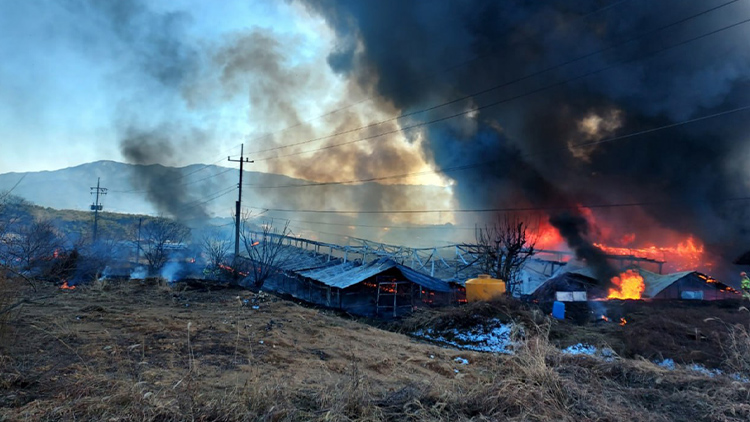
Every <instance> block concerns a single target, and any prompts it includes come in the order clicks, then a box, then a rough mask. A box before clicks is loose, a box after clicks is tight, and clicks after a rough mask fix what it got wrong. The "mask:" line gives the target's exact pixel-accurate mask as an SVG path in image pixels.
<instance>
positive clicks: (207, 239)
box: [201, 234, 232, 278]
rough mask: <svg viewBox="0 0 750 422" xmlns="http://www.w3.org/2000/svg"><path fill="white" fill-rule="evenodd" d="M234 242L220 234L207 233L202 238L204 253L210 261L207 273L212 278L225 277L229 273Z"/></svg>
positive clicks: (207, 264) (207, 265)
mask: <svg viewBox="0 0 750 422" xmlns="http://www.w3.org/2000/svg"><path fill="white" fill-rule="evenodd" d="M231 245H232V243H231V242H230V240H229V239H227V238H223V237H221V236H220V235H218V234H206V235H204V236H203V237H202V238H201V247H202V249H203V254H204V255H205V257H206V260H207V261H208V262H207V263H206V270H205V273H206V275H208V276H209V277H212V278H224V277H223V276H224V275H226V274H227V273H228V271H227V266H228V264H229V252H230V249H231Z"/></svg>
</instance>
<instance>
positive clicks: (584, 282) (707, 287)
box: [531, 263, 740, 303]
mask: <svg viewBox="0 0 750 422" xmlns="http://www.w3.org/2000/svg"><path fill="white" fill-rule="evenodd" d="M609 282H610V283H609V286H608V287H606V288H605V287H603V286H604V285H605V283H602V282H600V281H599V280H598V279H597V278H596V276H595V274H594V272H593V271H592V270H591V269H590V268H588V267H586V266H580V265H577V264H576V263H571V264H568V265H566V266H564V267H562V268H560V269H559V270H558V271H557V272H556V273H555V274H553V276H552V277H550V278H549V279H548V280H547V281H546V282H544V283H543V284H542V285H541V286H539V288H537V289H536V290H535V291H534V292H533V293H532V294H531V297H532V298H533V300H535V301H538V302H540V303H545V302H551V301H555V300H560V294H559V293H561V292H563V293H570V292H586V299H588V300H602V299H626V300H627V299H632V300H638V299H649V300H711V301H713V300H727V299H739V298H740V294H739V292H738V291H737V290H736V289H734V288H732V287H731V286H728V285H727V284H725V283H722V282H720V281H718V280H716V279H714V278H712V277H710V276H708V275H706V274H703V273H701V272H698V271H682V272H676V273H671V274H657V273H654V272H651V271H647V270H644V269H642V268H637V267H632V268H630V269H628V270H625V271H623V272H621V273H620V274H619V275H618V276H616V277H614V278H613V279H612V280H610V281H609Z"/></svg>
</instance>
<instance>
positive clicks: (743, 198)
mask: <svg viewBox="0 0 750 422" xmlns="http://www.w3.org/2000/svg"><path fill="white" fill-rule="evenodd" d="M736 201H750V196H741V197H734V198H724V199H712V200H704V201H700V200H694V201H693V202H708V203H717V202H736ZM672 203H673V202H669V201H644V202H623V203H614V204H576V205H559V206H546V207H508V208H485V209H479V208H478V209H440V210H347V211H342V210H307V209H280V208H256V207H251V208H255V209H264V210H268V211H276V212H291V213H313V214H434V213H475V214H481V213H488V212H499V213H511V212H529V211H560V210H569V209H580V208H624V207H644V206H660V205H670V204H672Z"/></svg>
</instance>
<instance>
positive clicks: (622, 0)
mask: <svg viewBox="0 0 750 422" xmlns="http://www.w3.org/2000/svg"><path fill="white" fill-rule="evenodd" d="M628 1H630V0H620V1H617V2H615V3H612V4H609V5H607V6H603V7H601V8H599V9H596V10H593V11H591V12H589V13H587V14H585V15H582V16H580V17H579V19H580V20H583V19H586V18H588V17H590V16H593V15H595V14H598V13H600V12H603V11H606V10H609V9H611V8H613V7H616V6H619V5H621V4H623V3H627V2H628ZM734 1H739V0H734ZM517 29H518V28H516V27H511V28H509V29H508V30H506V31H505V32H503V33H502V34H500V35H499V36H500V37H503V36H505V35H509V34H512V33H514V32H516V31H517ZM496 54H497V53H496V52H493V53H489V54H484V55H479V56H475V57H473V58H470V59H468V60H465V61H463V62H461V63H458V64H455V65H453V66H450V67H448V68H446V69H444V70H442V71H439V72H435V73H432V74H429V75H427V77H428V78H432V77H435V76H437V75H440V74H443V73H446V72H451V71H453V70H456V69H459V68H461V67H464V66H466V65H468V64H470V63H473V62H475V61H478V60H483V59H486V58H488V57H492V56H494V55H496ZM420 77H423V75H420ZM374 98H376V96H371V97H367V98H364V99H362V100H359V101H357V102H355V103H352V104H349V105H346V106H343V107H340V108H337V109H334V110H331V111H327V112H325V113H323V114H321V115H319V116H316V117H313V118H311V119H308V120H305V121H303V122H299V123H296V124H294V125H291V126H288V127H285V128H283V129H280V130H277V131H275V132H272V133H267V134H263V135H260V136H256V137H254V138H250V139H249V140H248V141H249V142H255V141H259V140H262V139H266V138H270V137H271V136H273V135H275V134H279V133H283V132H287V131H289V130H291V129H294V128H297V127H300V126H302V125H303V124H307V123H310V122H313V121H315V120H318V119H321V118H323V117H328V116H331V115H333V114H336V113H338V112H340V111H344V110H348V109H350V108H352V107H354V106H357V105H360V104H362V103H365V102H368V101H370V100H372V99H374ZM457 101H458V100H457ZM402 117H405V116H404V115H400V116H398V117H397V118H402ZM380 123H384V122H380ZM380 123H378V124H380ZM366 127H369V126H365V127H363V128H366ZM363 128H360V129H363ZM291 146H294V145H287V146H281V147H274V148H269V149H262V150H257V151H252V152H249V153H248V154H258V153H261V152H267V151H273V150H275V149H278V148H288V147H291Z"/></svg>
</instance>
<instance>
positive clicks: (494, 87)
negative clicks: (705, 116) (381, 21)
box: [249, 0, 740, 161]
mask: <svg viewBox="0 0 750 422" xmlns="http://www.w3.org/2000/svg"><path fill="white" fill-rule="evenodd" d="M738 1H740V0H731V1H728V2H726V3H722V4H720V5H718V6H715V7H712V8H709V9H707V10H704V11H702V12H699V13H696V14H693V15H691V16H688V17H685V18H682V19H679V20H677V21H674V22H671V23H669V24H667V25H664V26H661V27H659V28H656V29H653V30H651V31H648V32H646V33H643V34H640V35H638V36H635V37H632V38H629V39H627V40H625V41H621V42H618V43H615V44H613V45H610V46H608V47H605V48H601V49H598V50H595V51H591V52H589V53H586V54H583V55H581V56H578V57H576V58H573V59H569V60H566V61H564V62H561V63H558V64H555V65H552V66H549V67H547V68H544V69H542V70H539V71H536V72H532V73H530V74H527V75H524V76H522V77H519V78H516V79H513V80H510V81H507V82H503V83H501V84H499V85H495V86H492V87H489V88H485V89H483V90H480V91H476V92H474V93H471V94H468V95H464V96H462V97H459V98H455V99H453V100H450V101H447V102H443V103H439V104H436V105H433V106H430V107H427V108H423V109H420V110H415V111H410V112H407V113H402V114H399V115H397V116H393V117H390V118H388V119H384V120H381V121H378V122H374V123H371V124H368V125H365V126H360V127H357V128H353V129H347V130H344V131H339V132H336V133H333V134H330V135H325V136H320V137H317V138H312V139H308V140H305V141H300V142H296V143H293V144H287V145H280V146H277V147H272V148H267V149H263V150H258V151H254V152H251V153H249V154H259V153H263V152H270V151H276V150H280V149H285V148H291V147H295V146H300V145H304V144H309V143H312V142H317V141H322V140H326V139H331V138H334V137H338V136H341V135H346V134H350V133H354V132H359V131H361V130H365V129H371V128H374V127H376V126H380V125H382V124H384V123H388V122H392V121H395V120H400V119H403V118H405V117H411V116H414V115H417V114H422V113H426V112H428V111H433V110H436V109H438V108H442V107H445V106H448V105H451V104H455V103H458V102H461V101H465V100H469V99H475V98H476V97H478V96H480V95H483V94H487V93H489V92H493V91H496V90H498V89H500V88H505V87H508V86H511V85H513V84H516V83H518V82H522V81H525V80H528V79H531V78H534V77H537V76H540V75H543V74H545V73H548V72H550V71H552V70H555V69H559V68H561V67H565V66H567V65H569V64H573V63H575V62H578V61H581V60H584V59H587V58H590V57H593V56H595V55H599V54H602V53H604V52H607V51H609V50H612V49H614V48H617V47H620V46H623V45H626V44H629V43H631V42H634V41H637V40H639V39H642V38H644V37H647V36H649V35H653V34H655V33H657V32H660V31H663V30H666V29H668V28H671V27H673V26H676V25H680V24H682V23H685V22H687V21H689V20H692V19H695V18H698V17H701V16H703V15H706V14H708V13H711V12H713V11H715V10H718V9H720V8H723V7H726V6H729V5H731V4H733V3H736V2H738ZM679 45H681V44H677V45H675V47H676V46H679ZM670 48H672V47H670ZM659 52H660V51H659ZM626 63H627V62H626ZM620 64H622V63H620ZM609 68H611V67H607V68H605V69H609ZM584 76H589V75H588V74H587V75H584ZM575 79H578V78H574V79H572V80H575ZM566 82H569V81H564V82H563V83H566ZM557 85H559V84H553V85H551V86H548V87H545V88H544V89H548V88H549V87H553V86H557ZM536 92H538V91H532V92H531V93H528V94H525V95H523V96H526V95H530V94H533V93H536ZM521 97H522V96H521ZM517 98H520V97H513V98H511V99H517ZM508 101H509V100H508ZM497 104H500V103H493V104H491V105H489V106H494V105H497ZM483 108H486V107H475V108H472V109H470V110H468V111H464V112H462V113H459V114H455V115H452V116H449V118H453V117H459V116H463V115H465V114H469V113H472V112H475V111H478V110H481V109H483ZM442 120H444V119H439V120H435V121H431V122H429V123H435V122H438V121H442ZM420 126H423V124H420V125H414V126H408V127H406V128H405V129H403V130H408V129H411V128H414V127H420ZM399 131H401V130H394V131H389V132H385V133H384V134H381V135H376V136H372V137H367V138H365V139H362V140H367V139H373V138H375V137H380V136H384V135H385V134H391V133H396V132H399ZM346 144H348V143H345V144H343V145H346ZM321 149H325V148H321ZM314 151H318V150H313V151H305V152H314ZM305 152H302V153H305ZM290 155H298V154H289V155H282V156H280V157H287V156H290ZM280 157H272V158H260V159H256V161H262V160H268V159H275V158H280Z"/></svg>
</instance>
